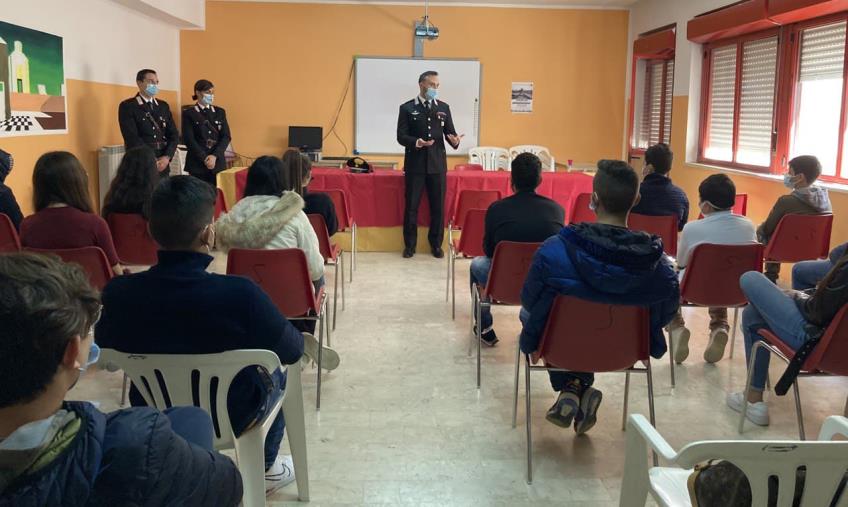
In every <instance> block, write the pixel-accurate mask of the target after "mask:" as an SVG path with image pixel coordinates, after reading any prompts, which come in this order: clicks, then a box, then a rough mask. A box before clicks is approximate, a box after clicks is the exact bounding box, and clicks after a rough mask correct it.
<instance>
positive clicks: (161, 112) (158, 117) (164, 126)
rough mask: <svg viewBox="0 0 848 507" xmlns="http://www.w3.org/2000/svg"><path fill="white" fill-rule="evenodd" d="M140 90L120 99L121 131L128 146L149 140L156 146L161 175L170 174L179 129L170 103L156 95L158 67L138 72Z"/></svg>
mask: <svg viewBox="0 0 848 507" xmlns="http://www.w3.org/2000/svg"><path fill="white" fill-rule="evenodd" d="M135 82H136V85H138V93H137V94H136V96H135V97H133V98H131V99H127V100H125V101H123V102H121V105H120V106H118V123H119V124H120V126H121V135H122V136H124V146H125V147H126V148H127V149H130V148H134V147H136V146H141V145H143V144H146V145H148V146H150V147H151V148H153V152H154V153H155V154H156V170H157V171H159V177H160V178H165V177H167V176H168V166H169V165H170V163H171V159H172V158H174V153H176V151H177V143H179V140H180V132H179V130H177V125H176V124H175V123H174V118H173V117H172V116H171V109H170V108H169V107H168V103H167V102H165V101H163V100H159V99H157V98H156V94H157V93H159V78H158V77H157V76H156V71H155V70H152V69H142V70H140V71H138V74H136V76H135Z"/></svg>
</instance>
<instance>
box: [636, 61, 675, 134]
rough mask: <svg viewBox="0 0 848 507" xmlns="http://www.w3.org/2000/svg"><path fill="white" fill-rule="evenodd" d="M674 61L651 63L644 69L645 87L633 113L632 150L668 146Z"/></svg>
mask: <svg viewBox="0 0 848 507" xmlns="http://www.w3.org/2000/svg"><path fill="white" fill-rule="evenodd" d="M673 84H674V60H658V61H651V62H648V63H647V64H646V65H645V73H644V86H643V92H642V96H641V97H640V101H641V102H640V104H639V107H638V109H637V111H636V119H637V121H636V125H635V127H636V128H635V131H634V133H633V140H634V142H633V147H634V148H637V149H643V150H644V149H647V148H648V147H650V146H653V145H654V144H657V143H660V142H663V143H668V140H669V137H670V134H671V98H672V87H673Z"/></svg>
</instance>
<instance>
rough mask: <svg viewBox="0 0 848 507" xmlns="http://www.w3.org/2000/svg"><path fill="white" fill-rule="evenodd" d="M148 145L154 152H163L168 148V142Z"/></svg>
mask: <svg viewBox="0 0 848 507" xmlns="http://www.w3.org/2000/svg"><path fill="white" fill-rule="evenodd" d="M147 145H148V146H150V147H151V148H153V149H154V150H161V149H164V148H165V147H166V146H168V143H166V142H152V143H147Z"/></svg>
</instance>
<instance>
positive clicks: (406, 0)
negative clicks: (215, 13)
mask: <svg viewBox="0 0 848 507" xmlns="http://www.w3.org/2000/svg"><path fill="white" fill-rule="evenodd" d="M213 1H219V2H221V1H226V2H266V3H331V4H338V3H341V4H392V5H424V1H423V0H412V1H410V0H213ZM637 1H638V0H433V1H431V2H430V5H495V6H499V5H502V6H512V7H562V8H574V9H577V8H584V9H622V8H627V7H629V6H631V5H633V4H635V3H636V2H637Z"/></svg>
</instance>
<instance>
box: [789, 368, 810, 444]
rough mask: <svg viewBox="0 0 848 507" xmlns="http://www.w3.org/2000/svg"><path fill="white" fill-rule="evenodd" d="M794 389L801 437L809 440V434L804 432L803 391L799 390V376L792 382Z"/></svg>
mask: <svg viewBox="0 0 848 507" xmlns="http://www.w3.org/2000/svg"><path fill="white" fill-rule="evenodd" d="M792 389H793V390H794V391H795V414H796V415H797V417H798V435H799V436H800V437H801V440H807V436H806V434H805V433H804V414H803V412H802V411H801V393H800V392H799V391H798V378H797V377H796V378H795V382H793V383H792Z"/></svg>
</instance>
